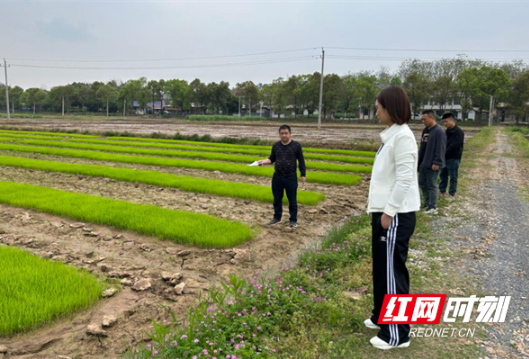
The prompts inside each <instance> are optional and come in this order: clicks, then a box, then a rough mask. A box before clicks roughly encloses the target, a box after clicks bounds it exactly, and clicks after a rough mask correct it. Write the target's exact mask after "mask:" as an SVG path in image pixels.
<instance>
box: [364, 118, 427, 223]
mask: <svg viewBox="0 0 529 359" xmlns="http://www.w3.org/2000/svg"><path fill="white" fill-rule="evenodd" d="M380 138H381V139H382V147H381V148H380V149H379V150H378V153H377V155H376V157H375V163H374V164H373V171H372V173H371V183H370V185H369V199H368V203H367V212H369V213H373V212H384V213H386V214H387V215H389V216H391V217H393V216H395V214H396V213H407V212H415V211H418V210H419V209H420V208H421V197H420V195H419V183H418V181H417V164H418V157H419V156H418V150H417V142H416V141H415V136H414V135H413V132H412V131H411V129H410V127H409V126H408V125H407V124H403V125H397V124H393V125H392V126H391V127H389V128H387V129H385V130H384V131H382V132H381V133H380Z"/></svg>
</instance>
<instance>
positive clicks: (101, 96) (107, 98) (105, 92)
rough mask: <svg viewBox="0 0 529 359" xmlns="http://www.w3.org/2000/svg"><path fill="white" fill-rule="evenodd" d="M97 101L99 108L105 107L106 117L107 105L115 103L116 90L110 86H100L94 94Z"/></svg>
mask: <svg viewBox="0 0 529 359" xmlns="http://www.w3.org/2000/svg"><path fill="white" fill-rule="evenodd" d="M96 96H97V99H98V100H99V104H100V105H101V106H106V110H107V111H106V112H107V117H108V110H109V105H111V104H113V103H115V102H116V100H117V98H118V90H117V89H116V88H115V87H114V86H112V85H102V86H99V89H98V90H97V92H96Z"/></svg>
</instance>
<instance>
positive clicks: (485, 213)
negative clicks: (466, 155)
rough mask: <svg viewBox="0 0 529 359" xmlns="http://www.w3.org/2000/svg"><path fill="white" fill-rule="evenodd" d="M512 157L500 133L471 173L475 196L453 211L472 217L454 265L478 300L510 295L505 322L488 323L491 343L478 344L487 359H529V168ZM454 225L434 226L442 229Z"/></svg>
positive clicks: (462, 229) (461, 231) (459, 232)
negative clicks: (524, 189) (526, 189)
mask: <svg viewBox="0 0 529 359" xmlns="http://www.w3.org/2000/svg"><path fill="white" fill-rule="evenodd" d="M512 153H513V149H512V147H511V146H510V145H509V144H508V137H507V135H506V134H505V132H504V131H502V130H496V131H495V143H493V144H491V145H489V146H488V149H487V151H485V152H484V154H483V157H482V158H480V159H479V160H478V166H477V167H476V168H474V169H472V170H470V173H469V174H468V175H469V177H470V178H471V180H472V185H471V186H469V187H470V193H468V195H465V196H463V197H462V198H461V199H460V200H458V201H456V202H454V203H452V204H451V205H450V206H449V211H450V213H451V214H454V216H455V217H457V216H467V215H468V216H471V217H472V218H471V219H470V220H466V221H463V222H462V224H461V225H459V226H458V227H457V228H455V229H454V230H453V234H454V236H453V238H454V239H453V240H452V243H451V246H453V247H452V248H453V250H454V253H456V252H457V251H463V253H466V256H464V258H465V259H466V260H464V261H460V262H456V263H455V264H456V265H457V266H459V269H460V270H461V271H462V273H467V274H468V275H471V276H474V277H475V278H476V280H477V281H478V283H479V284H480V287H481V289H482V293H483V294H479V293H476V294H477V295H478V296H483V295H489V296H502V295H510V296H511V302H510V306H509V311H508V314H507V319H506V321H505V323H488V325H487V324H483V325H484V326H485V329H486V332H487V339H486V340H485V341H479V340H478V343H479V344H480V347H481V348H482V350H483V354H484V356H485V357H488V358H529V304H528V297H529V287H528V283H529V259H528V258H529V203H528V202H527V201H524V199H523V198H522V195H521V194H520V192H519V188H521V187H520V186H521V185H522V184H523V183H526V181H527V177H526V175H527V172H528V168H526V167H525V165H523V166H521V165H520V163H518V162H517V160H516V159H515V157H513V156H511V154H512ZM462 165H463V166H464V163H463V164H462ZM456 213H457V214H456ZM454 219H455V220H456V221H457V218H454ZM449 221H450V219H449V218H444V219H442V218H439V219H438V220H436V221H434V222H433V223H434V226H437V227H439V230H443V228H441V227H443V226H446V225H447V223H449ZM445 228H446V227H445Z"/></svg>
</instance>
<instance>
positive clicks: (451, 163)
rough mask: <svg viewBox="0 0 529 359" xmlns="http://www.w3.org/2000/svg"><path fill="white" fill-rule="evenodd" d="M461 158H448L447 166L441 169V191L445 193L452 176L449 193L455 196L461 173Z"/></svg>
mask: <svg viewBox="0 0 529 359" xmlns="http://www.w3.org/2000/svg"><path fill="white" fill-rule="evenodd" d="M460 163H461V161H460V160H455V159H454V160H452V159H451V160H446V167H443V168H442V169H441V182H440V183H439V192H441V193H445V192H446V187H447V186H448V178H449V177H450V188H449V189H448V194H450V195H451V196H455V194H456V191H457V177H458V173H459V164H460Z"/></svg>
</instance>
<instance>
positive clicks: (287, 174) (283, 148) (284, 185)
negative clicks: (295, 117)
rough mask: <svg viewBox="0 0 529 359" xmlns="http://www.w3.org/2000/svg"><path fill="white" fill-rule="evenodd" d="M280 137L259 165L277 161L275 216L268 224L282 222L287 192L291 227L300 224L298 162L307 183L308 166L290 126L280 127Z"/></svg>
mask: <svg viewBox="0 0 529 359" xmlns="http://www.w3.org/2000/svg"><path fill="white" fill-rule="evenodd" d="M279 138H280V139H281V141H278V142H276V143H275V144H274V145H273V146H272V153H271V154H270V157H269V158H267V159H266V160H261V161H258V163H259V166H261V165H266V164H271V163H275V172H274V176H273V177H272V194H273V195H274V218H272V220H271V221H270V222H268V225H270V226H272V225H274V224H277V223H279V222H281V216H282V215H283V194H284V192H286V194H287V198H288V209H289V212H290V228H295V227H297V226H298V202H297V191H298V176H297V162H298V161H299V171H300V172H301V176H300V179H301V181H303V183H305V176H306V172H307V170H306V168H305V159H304V158H303V150H302V149H301V145H300V144H299V142H296V141H293V140H292V139H291V138H292V131H291V130H290V126H288V125H282V126H281V127H279Z"/></svg>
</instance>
